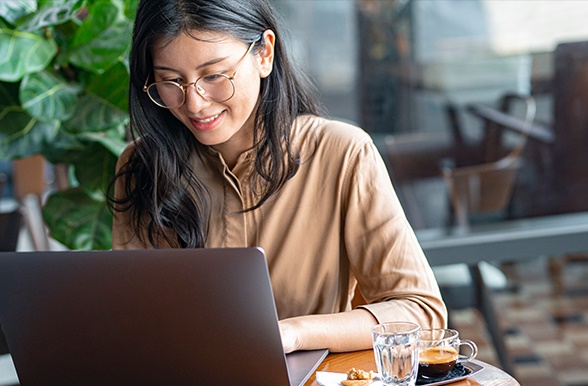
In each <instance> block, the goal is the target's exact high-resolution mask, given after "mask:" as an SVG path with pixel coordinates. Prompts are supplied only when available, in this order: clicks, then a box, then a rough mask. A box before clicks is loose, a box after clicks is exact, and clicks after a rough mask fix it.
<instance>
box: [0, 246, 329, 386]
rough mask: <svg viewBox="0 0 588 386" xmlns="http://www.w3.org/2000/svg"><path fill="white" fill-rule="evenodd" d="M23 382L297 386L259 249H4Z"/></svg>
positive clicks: (0, 322) (5, 322) (3, 303)
mask: <svg viewBox="0 0 588 386" xmlns="http://www.w3.org/2000/svg"><path fill="white" fill-rule="evenodd" d="M0 326H2V329H3V331H4V334H5V336H6V341H7V343H8V347H9V349H10V352H11V355H12V359H13V360H14V364H15V367H16V371H17V373H18V377H19V380H20V382H21V384H22V385H25V386H26V385H39V384H43V385H213V384H218V385H221V384H225V385H272V386H274V385H302V384H304V382H305V381H306V380H307V379H308V377H309V376H310V375H311V374H312V373H313V372H314V370H315V369H316V368H317V366H318V365H319V364H320V363H321V361H322V360H323V359H324V358H325V357H326V355H327V353H328V352H327V350H315V351H300V352H295V353H293V354H288V356H287V358H286V356H285V355H284V352H283V349H282V344H281V338H280V331H279V327H278V318H277V313H276V308H275V303H274V298H273V293H272V289H271V284H270V279H269V273H268V269H267V263H266V259H265V255H264V252H263V250H261V249H259V248H219V249H157V250H133V251H66V252H63V251H60V252H20V253H17V252H5V253H0Z"/></svg>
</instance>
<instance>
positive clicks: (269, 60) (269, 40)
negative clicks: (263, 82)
mask: <svg viewBox="0 0 588 386" xmlns="http://www.w3.org/2000/svg"><path fill="white" fill-rule="evenodd" d="M263 43H264V44H263V46H264V49H263V51H260V52H259V76H260V77H262V78H267V77H268V76H269V74H270V73H271V72H272V68H273V65H274V46H275V43H276V34H274V31H272V30H271V29H268V30H266V31H265V32H264V33H263Z"/></svg>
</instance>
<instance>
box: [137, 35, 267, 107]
mask: <svg viewBox="0 0 588 386" xmlns="http://www.w3.org/2000/svg"><path fill="white" fill-rule="evenodd" d="M255 43H257V42H252V43H251V44H250V45H249V48H247V51H246V52H245V54H244V55H243V56H242V57H241V59H239V62H237V64H236V66H237V68H235V71H233V75H231V76H228V75H227V74H223V73H217V74H215V73H212V74H205V75H202V76H201V77H199V78H198V79H196V80H195V81H194V82H190V83H184V84H181V83H178V82H174V81H172V80H164V81H161V82H153V83H151V84H149V85H147V82H149V76H147V79H145V84H144V85H143V92H145V93H147V96H149V99H151V101H152V102H153V103H155V104H156V105H157V106H159V107H162V108H164V109H177V108H178V107H181V106H182V105H183V104H184V103H186V92H187V91H188V88H189V87H190V86H194V89H195V90H196V92H197V93H198V95H200V96H201V97H202V98H203V99H205V100H207V101H211V102H217V103H221V102H226V101H228V100H229V99H231V98H232V97H233V96H234V95H235V91H236V86H235V82H234V79H235V77H236V76H237V73H238V72H239V70H240V69H241V66H242V65H243V62H244V61H245V58H246V57H247V55H249V53H250V52H251V50H252V49H253V46H254V45H255ZM213 75H214V76H222V77H225V78H227V79H228V80H229V81H230V82H231V85H232V86H233V92H232V93H231V96H230V97H228V98H226V99H223V100H215V99H210V98H208V97H206V95H204V89H203V88H201V87H199V86H198V82H199V81H200V79H202V78H205V77H207V76H213ZM158 84H173V85H174V86H178V88H179V89H180V90H182V91H183V98H182V103H180V104H179V105H177V106H174V107H169V106H166V105H162V104H160V103H159V102H157V101H156V100H155V99H153V97H152V96H151V94H150V93H149V89H150V88H151V87H153V86H155V87H157V85H158Z"/></svg>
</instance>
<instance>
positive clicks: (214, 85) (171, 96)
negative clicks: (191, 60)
mask: <svg viewBox="0 0 588 386" xmlns="http://www.w3.org/2000/svg"><path fill="white" fill-rule="evenodd" d="M185 87H186V88H188V87H191V85H188V86H185ZM195 88H196V91H197V92H198V94H200V95H201V96H202V97H203V98H205V99H207V100H211V101H214V102H224V101H226V100H227V99H230V98H231V97H232V96H233V94H234V93H235V88H234V85H233V82H231V80H230V79H229V77H228V76H226V75H224V74H213V75H207V76H204V77H202V78H200V79H198V81H197V82H196V85H195ZM147 91H148V93H149V96H150V97H151V99H153V101H154V102H155V103H157V104H158V105H160V106H162V107H168V108H175V107H179V106H181V105H182V104H183V103H184V98H185V92H184V89H183V88H182V86H180V85H179V84H177V83H175V82H157V83H153V84H151V85H150V86H149V87H148V89H147ZM187 91H188V90H186V92H187Z"/></svg>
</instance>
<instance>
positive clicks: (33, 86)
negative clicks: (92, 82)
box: [20, 71, 81, 122]
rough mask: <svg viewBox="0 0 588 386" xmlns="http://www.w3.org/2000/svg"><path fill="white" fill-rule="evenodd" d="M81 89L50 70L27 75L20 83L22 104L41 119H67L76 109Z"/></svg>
mask: <svg viewBox="0 0 588 386" xmlns="http://www.w3.org/2000/svg"><path fill="white" fill-rule="evenodd" d="M80 89H81V87H79V86H77V85H72V84H68V83H67V82H66V81H65V79H63V78H61V77H58V76H56V75H53V74H52V73H50V72H49V71H41V72H37V73H33V74H29V75H25V77H24V78H23V80H22V83H21V85H20V100H21V105H22V107H23V108H24V109H25V110H26V111H27V112H28V113H29V114H30V115H31V116H33V117H35V118H37V119H38V120H40V121H45V122H47V121H53V120H66V119H69V118H70V117H71V116H72V115H73V113H74V111H75V107H76V103H77V96H78V93H79V91H80Z"/></svg>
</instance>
